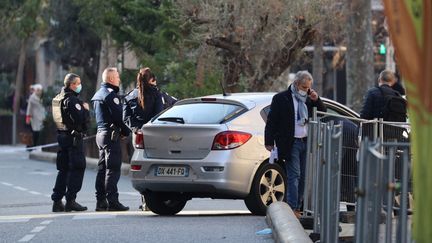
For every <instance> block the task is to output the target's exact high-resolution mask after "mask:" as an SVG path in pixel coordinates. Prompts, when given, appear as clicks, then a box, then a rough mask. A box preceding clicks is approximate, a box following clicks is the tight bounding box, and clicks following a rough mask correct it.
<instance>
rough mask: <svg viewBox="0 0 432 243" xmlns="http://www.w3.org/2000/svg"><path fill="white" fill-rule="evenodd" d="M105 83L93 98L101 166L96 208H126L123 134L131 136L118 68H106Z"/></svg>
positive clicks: (117, 209) (112, 209) (103, 78)
mask: <svg viewBox="0 0 432 243" xmlns="http://www.w3.org/2000/svg"><path fill="white" fill-rule="evenodd" d="M102 82H103V83H102V85H101V88H100V89H99V90H98V91H97V92H96V94H95V95H94V96H93V98H92V102H93V106H94V109H95V115H96V123H97V129H98V130H97V134H96V143H97V146H98V148H99V163H98V166H99V169H98V173H97V176H96V199H97V203H96V211H106V210H109V211H126V210H129V207H126V206H124V205H123V204H121V203H120V202H119V199H118V190H117V182H118V181H119V179H120V172H121V171H120V168H121V148H120V137H122V138H123V137H127V136H129V132H130V131H129V128H128V127H127V126H126V125H125V124H124V123H123V119H122V118H123V116H122V103H121V99H120V97H119V96H118V92H119V85H120V76H119V73H118V71H117V69H116V68H106V69H105V70H104V71H103V73H102Z"/></svg>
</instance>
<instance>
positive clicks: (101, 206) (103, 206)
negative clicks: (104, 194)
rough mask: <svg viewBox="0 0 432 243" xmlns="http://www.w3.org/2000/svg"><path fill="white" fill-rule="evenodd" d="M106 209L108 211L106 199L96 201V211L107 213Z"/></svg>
mask: <svg viewBox="0 0 432 243" xmlns="http://www.w3.org/2000/svg"><path fill="white" fill-rule="evenodd" d="M107 209H108V201H107V200H106V199H104V200H97V202H96V211H107Z"/></svg>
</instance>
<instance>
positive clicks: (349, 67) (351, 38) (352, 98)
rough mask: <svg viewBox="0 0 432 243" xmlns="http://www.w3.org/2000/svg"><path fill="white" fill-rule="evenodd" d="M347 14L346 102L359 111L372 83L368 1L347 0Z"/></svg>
mask: <svg viewBox="0 0 432 243" xmlns="http://www.w3.org/2000/svg"><path fill="white" fill-rule="evenodd" d="M347 16H348V24H347V37H348V49H347V63H346V72H347V86H346V87H347V88H346V91H347V94H346V97H347V105H348V106H350V107H352V108H353V109H354V110H356V111H359V110H360V109H361V107H362V103H363V96H364V95H365V93H366V91H367V89H368V88H370V87H372V86H373V85H374V66H373V64H374V63H373V40H372V28H371V19H372V17H371V16H372V13H371V1H363V0H352V1H349V3H347Z"/></svg>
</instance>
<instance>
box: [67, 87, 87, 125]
mask: <svg viewBox="0 0 432 243" xmlns="http://www.w3.org/2000/svg"><path fill="white" fill-rule="evenodd" d="M64 97H65V98H64V100H63V102H62V112H63V114H62V116H63V120H64V122H65V124H66V126H67V127H68V128H69V129H70V130H76V131H78V132H86V131H87V128H88V123H89V122H90V116H89V111H88V110H86V109H85V108H84V106H83V102H82V100H80V99H79V98H78V93H76V92H75V91H73V90H71V89H69V88H64Z"/></svg>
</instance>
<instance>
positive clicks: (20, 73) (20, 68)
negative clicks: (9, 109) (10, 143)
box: [13, 39, 27, 115]
mask: <svg viewBox="0 0 432 243" xmlns="http://www.w3.org/2000/svg"><path fill="white" fill-rule="evenodd" d="M26 46H27V39H24V40H22V41H21V47H20V54H19V59H18V70H17V74H16V79H15V94H14V99H13V112H14V114H15V115H18V114H19V108H20V107H19V106H20V98H21V95H22V92H21V89H22V84H23V77H24V65H25V60H26V54H27V53H26Z"/></svg>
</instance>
